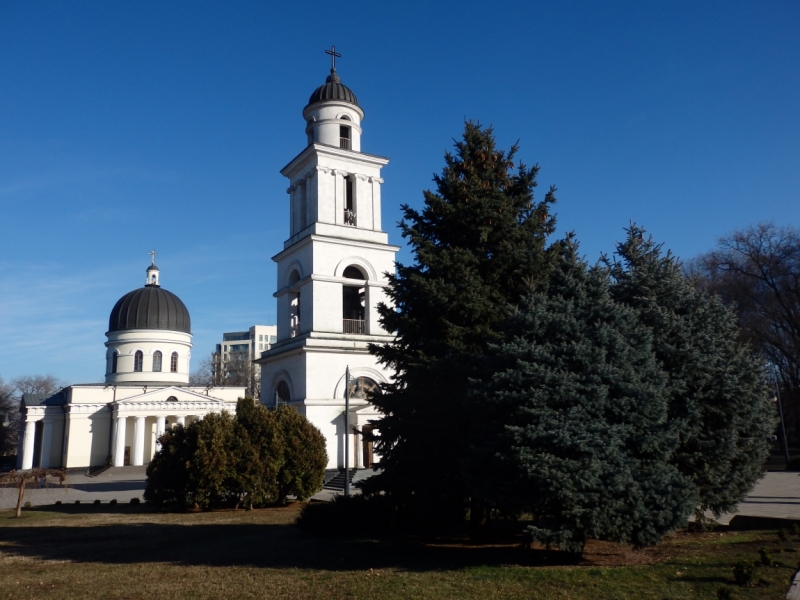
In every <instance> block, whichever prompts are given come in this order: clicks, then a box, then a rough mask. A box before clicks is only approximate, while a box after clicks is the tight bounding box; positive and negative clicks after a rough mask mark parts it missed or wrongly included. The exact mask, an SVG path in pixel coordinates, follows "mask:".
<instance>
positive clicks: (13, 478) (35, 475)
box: [0, 467, 65, 519]
mask: <svg viewBox="0 0 800 600" xmlns="http://www.w3.org/2000/svg"><path fill="white" fill-rule="evenodd" d="M48 477H54V478H56V479H58V481H59V483H60V484H63V483H64V479H65V475H64V471H62V470H61V469H40V468H38V467H35V468H33V469H29V470H27V471H12V472H11V473H3V474H2V475H0V483H13V484H14V485H15V486H16V487H17V489H18V490H19V494H18V495H17V515H16V516H17V518H18V519H19V518H20V517H21V516H22V499H23V498H24V497H25V485H26V484H27V483H28V482H29V481H31V482H33V481H42V480H44V481H46V480H47V478H48Z"/></svg>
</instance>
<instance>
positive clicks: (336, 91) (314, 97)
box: [308, 69, 358, 106]
mask: <svg viewBox="0 0 800 600" xmlns="http://www.w3.org/2000/svg"><path fill="white" fill-rule="evenodd" d="M326 100H339V101H340V102H347V103H349V104H355V105H356V106H358V98H356V95H355V94H354V93H353V90H351V89H350V88H349V87H347V86H346V85H344V84H343V83H342V80H341V79H339V76H338V75H337V74H336V70H335V69H331V74H330V75H328V78H327V79H326V80H325V83H323V84H322V85H321V86H319V87H318V88H317V89H316V90H314V93H313V94H311V98H309V100H308V103H309V105H311V104H314V103H316V102H325V101H326Z"/></svg>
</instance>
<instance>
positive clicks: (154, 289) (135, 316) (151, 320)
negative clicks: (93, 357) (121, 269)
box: [108, 285, 192, 333]
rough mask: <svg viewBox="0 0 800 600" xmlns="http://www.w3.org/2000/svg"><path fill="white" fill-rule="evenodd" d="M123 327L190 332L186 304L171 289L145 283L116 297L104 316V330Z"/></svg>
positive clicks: (190, 327)
mask: <svg viewBox="0 0 800 600" xmlns="http://www.w3.org/2000/svg"><path fill="white" fill-rule="evenodd" d="M124 329H166V330H169V331H182V332H183V333H191V332H192V322H191V319H190V318H189V311H188V310H186V305H185V304H184V303H183V302H182V301H181V299H180V298H178V297H177V296H176V295H175V294H173V293H172V292H168V291H167V290H164V289H161V288H160V287H158V286H157V285H146V286H144V287H142V288H139V289H138V290H133V291H132V292H128V293H127V294H125V295H124V296H123V297H122V298H120V299H119V300H117V303H116V304H115V305H114V308H113V309H112V310H111V316H110V317H109V318H108V332H109V333H111V332H112V331H122V330H124Z"/></svg>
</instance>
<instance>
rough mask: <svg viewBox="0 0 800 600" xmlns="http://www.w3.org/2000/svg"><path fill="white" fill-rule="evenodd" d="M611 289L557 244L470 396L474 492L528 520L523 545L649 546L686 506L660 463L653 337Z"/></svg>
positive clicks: (687, 490) (666, 433) (689, 491)
mask: <svg viewBox="0 0 800 600" xmlns="http://www.w3.org/2000/svg"><path fill="white" fill-rule="evenodd" d="M609 288H610V281H609V278H608V274H607V272H606V271H605V270H603V269H601V268H599V267H594V268H591V269H589V268H587V266H586V265H585V263H583V262H582V261H581V260H580V259H578V257H577V256H576V247H575V245H574V244H573V242H572V241H571V240H570V239H568V240H566V241H565V242H564V243H563V244H562V245H561V252H560V258H559V262H558V264H557V266H556V268H555V269H554V270H553V272H552V276H551V278H550V280H549V282H548V283H547V284H546V285H540V286H538V288H537V290H536V291H532V292H531V293H530V294H529V295H528V297H527V298H526V299H525V301H524V302H523V303H522V304H521V305H520V307H519V308H518V309H517V310H515V312H514V313H513V315H512V316H511V317H510V318H509V320H508V321H507V322H506V323H505V328H506V329H507V331H508V332H509V333H510V334H512V335H513V339H512V340H510V341H507V342H505V343H503V344H500V345H499V346H496V347H495V348H493V352H492V354H493V356H492V358H491V359H490V361H489V362H490V363H491V365H492V367H493V368H494V369H495V371H496V373H495V375H494V376H493V377H492V378H491V379H490V380H488V381H485V382H476V391H475V392H474V393H475V394H476V395H479V396H483V398H484V402H483V405H484V406H485V407H486V410H485V411H484V413H483V427H482V428H481V429H480V430H475V432H474V433H475V437H474V440H475V445H476V448H475V450H474V451H473V453H472V455H471V456H472V457H473V464H477V465H480V466H479V467H478V468H475V469H473V470H472V472H473V473H475V474H476V475H478V476H477V477H476V478H475V479H474V481H471V482H470V483H471V485H472V486H473V488H474V489H475V490H476V493H479V494H481V496H482V497H483V498H485V499H486V500H487V501H488V502H490V503H491V504H492V505H493V506H495V507H496V508H499V509H501V510H503V511H505V512H508V513H513V514H520V513H523V512H525V513H529V514H531V515H532V516H533V518H534V525H533V526H531V527H529V528H528V533H529V535H530V539H531V540H532V541H537V542H540V543H543V544H547V545H551V544H552V545H555V546H558V547H559V548H561V549H563V550H566V551H569V552H580V551H582V549H583V545H584V543H585V541H586V539H588V538H595V539H603V540H612V541H619V542H628V543H632V544H634V545H637V546H643V545H648V544H654V543H656V542H658V541H659V540H660V539H661V537H662V536H663V535H664V534H665V533H667V532H669V531H670V530H672V529H674V528H676V527H678V526H679V525H681V524H683V523H684V522H685V520H686V517H687V516H688V515H689V513H690V512H691V510H692V509H693V507H694V502H695V500H694V497H693V488H692V486H691V484H690V482H689V481H688V480H687V479H686V478H685V477H684V476H683V475H681V473H679V472H678V470H677V469H676V468H675V467H673V466H671V465H669V463H668V459H669V457H670V456H671V454H672V451H673V450H674V448H675V446H676V443H677V439H676V436H675V434H674V432H673V431H672V430H671V429H670V428H669V427H668V422H667V403H666V399H665V397H664V395H663V387H664V375H663V373H662V372H661V370H660V369H659V366H658V364H657V362H656V360H655V356H654V354H653V351H652V346H651V335H650V332H649V330H648V328H647V327H645V326H643V325H642V324H641V323H640V321H639V319H638V315H637V313H636V311H634V310H632V309H630V308H628V307H626V306H624V305H622V304H620V303H618V302H615V301H614V300H613V299H612V298H611V295H610V291H609ZM480 431H482V432H483V433H482V434H481V433H480ZM485 473H491V474H492V475H493V476H491V477H488V478H487V477H483V476H481V474H485Z"/></svg>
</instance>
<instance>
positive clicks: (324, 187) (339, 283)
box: [256, 52, 399, 469]
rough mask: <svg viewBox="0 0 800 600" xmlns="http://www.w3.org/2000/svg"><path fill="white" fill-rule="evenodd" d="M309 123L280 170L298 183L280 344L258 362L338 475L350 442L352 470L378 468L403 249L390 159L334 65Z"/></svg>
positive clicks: (292, 197)
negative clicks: (384, 198) (389, 204)
mask: <svg viewBox="0 0 800 600" xmlns="http://www.w3.org/2000/svg"><path fill="white" fill-rule="evenodd" d="M328 53H329V54H331V52H328ZM334 60H335V58H334ZM303 118H304V120H305V124H306V127H305V133H306V136H307V145H306V147H305V148H304V149H303V150H302V151H301V152H300V153H299V154H298V155H297V156H295V157H294V158H293V159H292V160H291V161H290V162H289V164H288V165H286V166H285V167H284V168H283V169H282V170H281V174H283V175H284V176H285V177H286V178H287V179H288V180H289V189H288V190H287V191H288V194H289V202H290V207H291V210H290V225H289V238H288V239H287V240H286V241H285V242H284V244H283V250H282V251H281V252H279V253H278V254H277V255H276V256H274V257H273V260H274V261H275V262H276V263H277V267H278V268H277V271H278V282H277V284H278V285H277V292H275V297H276V298H277V301H278V311H277V315H278V323H277V326H278V340H277V342H276V343H274V344H273V345H272V347H271V348H270V350H268V351H266V352H264V353H263V354H262V357H261V358H260V359H259V360H258V361H256V362H257V363H258V364H260V365H261V402H262V403H263V404H264V405H266V406H268V407H272V406H275V405H276V404H277V403H287V404H289V405H291V406H294V407H296V408H297V410H298V411H299V412H300V413H302V414H304V415H305V416H306V417H307V418H308V419H309V420H310V421H311V422H312V423H313V424H314V425H315V426H316V427H318V428H319V429H320V431H322V433H323V435H324V436H325V438H326V441H327V451H328V460H329V463H328V468H329V469H337V468H341V467H343V466H344V464H345V457H344V448H345V437H344V436H349V444H348V446H349V448H350V452H351V453H352V455H351V456H350V460H349V464H350V466H351V467H356V468H358V467H369V466H371V465H372V464H373V462H375V461H376V457H375V456H374V454H373V448H372V441H371V436H370V434H371V432H372V421H373V420H375V419H377V418H378V416H379V415H378V413H377V412H376V410H375V408H374V407H373V406H372V405H371V404H370V403H369V401H368V399H369V395H370V394H371V393H379V390H378V384H379V383H382V382H386V381H387V380H388V377H389V376H390V374H389V373H388V372H387V371H386V370H385V369H384V368H383V367H382V366H381V365H380V364H378V362H377V360H376V359H375V357H374V356H372V355H370V353H369V351H368V348H367V347H368V344H370V343H374V344H384V343H387V342H391V341H392V340H393V339H394V337H393V336H392V335H391V334H390V333H389V332H387V331H385V330H383V329H382V328H381V326H380V324H379V322H378V313H377V305H378V303H380V302H386V301H387V297H386V294H385V292H384V290H385V288H386V286H387V284H388V280H387V278H386V275H385V274H386V273H387V272H394V268H395V267H394V261H395V254H396V252H397V251H398V250H399V248H398V247H397V246H392V245H390V244H389V243H388V242H389V240H388V235H387V233H386V232H384V231H383V230H382V229H381V184H382V183H383V179H381V168H382V167H383V166H384V165H386V164H387V163H388V162H389V159H388V158H383V157H381V156H375V155H373V154H367V153H365V152H362V150H361V133H362V129H361V122H362V120H363V119H364V111H363V110H362V108H361V107H360V106H359V104H358V100H357V98H356V95H355V94H354V93H353V92H352V91H351V90H350V89H349V88H348V87H346V86H345V85H344V84H342V82H341V80H340V79H339V76H338V75H337V73H336V68H335V64H334V66H333V68H332V69H331V73H330V75H329V76H328V78H327V80H326V81H325V83H324V84H323V85H321V86H320V87H318V88H317V89H316V90H315V91H314V93H313V94H312V95H311V98H310V100H309V101H308V105H307V106H306V107H305V108H304V109H303ZM348 366H349V369H350V375H351V378H352V379H351V381H350V383H349V385H350V392H351V393H350V397H351V400H350V415H349V423H350V428H349V429H350V430H349V431H345V418H344V410H345V399H344V398H345V386H346V383H345V371H346V369H347V367H348Z"/></svg>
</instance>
